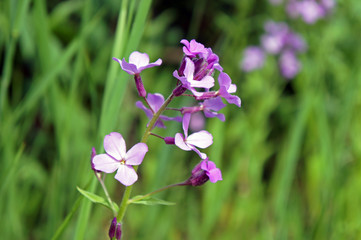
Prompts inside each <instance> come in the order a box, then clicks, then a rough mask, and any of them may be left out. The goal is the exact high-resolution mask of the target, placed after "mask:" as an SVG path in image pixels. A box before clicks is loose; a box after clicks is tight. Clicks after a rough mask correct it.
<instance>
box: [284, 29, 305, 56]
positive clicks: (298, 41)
mask: <svg viewBox="0 0 361 240" xmlns="http://www.w3.org/2000/svg"><path fill="white" fill-rule="evenodd" d="M285 45H286V48H288V49H291V50H294V51H296V52H304V51H305V50H306V48H307V45H306V43H305V41H304V40H303V38H302V37H301V36H300V35H298V34H296V33H294V32H291V31H289V32H288V34H287V35H286V40H285Z"/></svg>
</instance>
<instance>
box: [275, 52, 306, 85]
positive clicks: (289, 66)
mask: <svg viewBox="0 0 361 240" xmlns="http://www.w3.org/2000/svg"><path fill="white" fill-rule="evenodd" d="M279 67H280V70H281V73H282V75H283V76H284V77H285V78H287V79H292V78H294V77H295V76H296V75H297V73H298V71H299V70H300V67H301V64H300V62H299V61H298V59H297V57H296V55H295V54H294V53H293V52H292V51H284V52H283V53H282V54H281V55H280V58H279Z"/></svg>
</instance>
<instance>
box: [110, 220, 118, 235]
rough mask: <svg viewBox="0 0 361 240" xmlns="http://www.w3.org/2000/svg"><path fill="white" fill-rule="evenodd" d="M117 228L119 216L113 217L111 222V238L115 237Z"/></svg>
mask: <svg viewBox="0 0 361 240" xmlns="http://www.w3.org/2000/svg"><path fill="white" fill-rule="evenodd" d="M116 228H117V218H113V220H112V223H111V224H110V228H109V237H110V239H113V237H114V236H115V230H116Z"/></svg>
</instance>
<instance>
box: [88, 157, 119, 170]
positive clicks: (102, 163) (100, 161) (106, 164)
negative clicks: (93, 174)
mask: <svg viewBox="0 0 361 240" xmlns="http://www.w3.org/2000/svg"><path fill="white" fill-rule="evenodd" d="M119 165H120V163H119V162H118V161H116V160H115V159H114V158H112V157H111V156H109V155H108V154H105V153H103V154H99V155H95V156H94V158H93V161H92V167H94V169H95V170H98V171H102V172H105V173H112V172H114V171H115V170H117V169H118V167H119Z"/></svg>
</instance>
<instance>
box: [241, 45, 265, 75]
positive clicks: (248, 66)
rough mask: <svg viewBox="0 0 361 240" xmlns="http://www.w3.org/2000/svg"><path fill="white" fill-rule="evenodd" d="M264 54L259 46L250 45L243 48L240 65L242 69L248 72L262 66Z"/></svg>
mask: <svg viewBox="0 0 361 240" xmlns="http://www.w3.org/2000/svg"><path fill="white" fill-rule="evenodd" d="M264 59H265V54H264V52H263V50H262V48H260V47H255V46H250V47H247V48H246V49H245V50H244V53H243V60H242V63H241V67H242V69H243V71H245V72H250V71H253V70H256V69H258V68H261V67H263V64H264Z"/></svg>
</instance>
